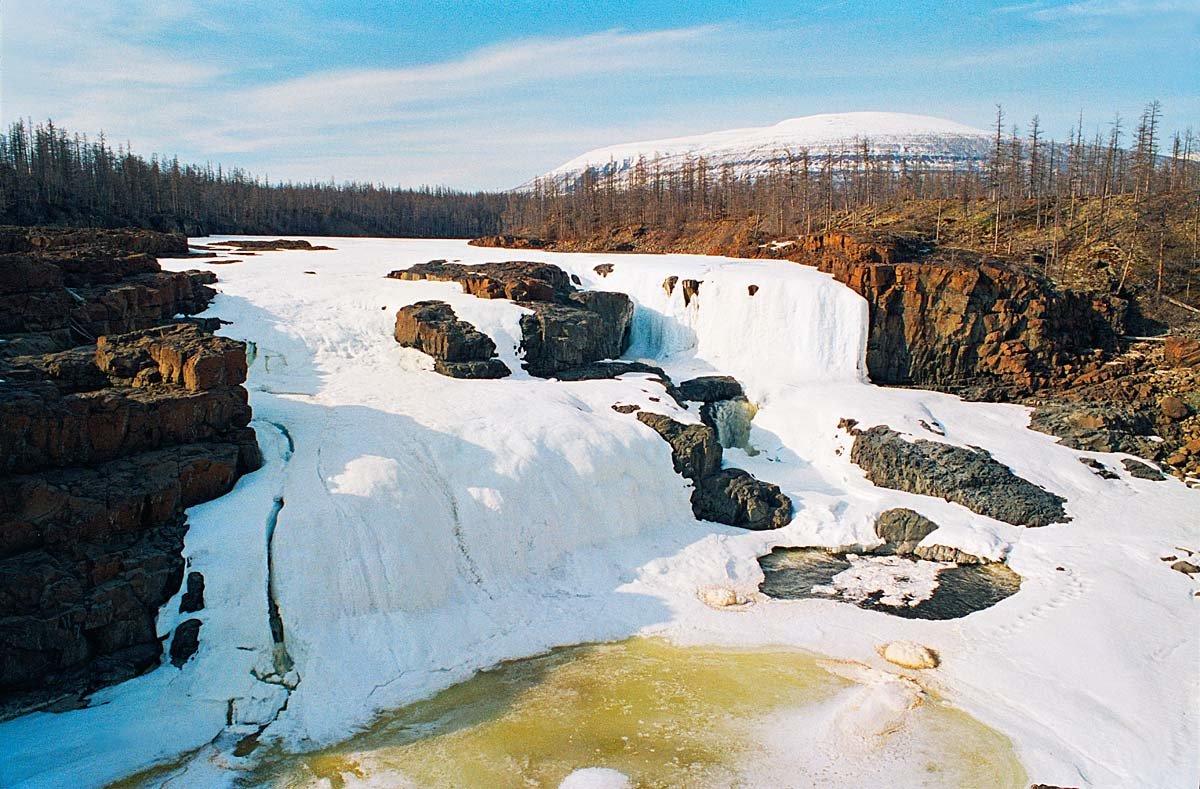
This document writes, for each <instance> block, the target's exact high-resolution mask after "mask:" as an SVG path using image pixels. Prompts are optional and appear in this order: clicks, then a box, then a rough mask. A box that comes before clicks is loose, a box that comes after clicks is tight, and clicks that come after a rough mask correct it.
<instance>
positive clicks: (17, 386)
mask: <svg viewBox="0 0 1200 789" xmlns="http://www.w3.org/2000/svg"><path fill="white" fill-rule="evenodd" d="M0 248H3V249H6V250H9V251H8V252H7V253H6V254H4V255H0V283H3V284H0V291H2V293H0V298H5V297H7V296H12V295H13V294H14V293H17V292H21V293H22V294H23V297H25V298H26V301H25V303H26V304H28V305H35V306H38V305H40V306H38V308H36V309H30V310H28V311H26V312H22V313H19V314H18V315H16V316H13V315H7V316H6V319H7V320H8V323H7V324H6V330H7V331H10V332H15V333H12V334H10V335H9V336H8V337H6V338H5V339H6V340H8V342H6V343H4V344H3V345H0V349H3V350H0V717H2V716H4V715H8V714H13V713H16V712H20V711H22V710H25V709H31V708H36V707H37V706H39V705H41V704H45V703H48V702H49V701H51V700H53V699H55V698H58V697H62V696H64V695H71V694H78V693H81V692H86V691H88V690H90V689H92V688H95V687H98V686H100V685H104V684H108V683H111V682H116V681H120V680H122V679H125V678H128V677H130V676H134V675H136V674H137V673H140V672H141V671H144V670H145V669H147V668H149V667H152V666H154V665H157V663H158V659H159V656H160V655H161V654H162V644H161V643H160V642H159V640H158V637H157V633H156V627H155V618H156V616H157V613H158V609H159V607H160V606H161V605H162V604H163V603H164V602H165V601H166V600H167V599H168V598H169V597H170V596H171V595H172V594H174V593H175V591H176V590H177V589H178V588H179V585H180V583H181V581H182V578H183V569H184V568H183V559H182V558H181V550H182V547H183V538H184V534H185V532H186V522H185V518H184V510H185V508H187V507H189V506H192V505H195V504H198V503H201V502H203V501H208V500H210V499H212V498H215V497H217V496H220V495H223V494H224V493H226V492H228V491H229V490H230V488H231V487H232V486H233V484H234V482H235V481H236V480H237V478H238V477H239V476H240V475H242V474H244V473H246V472H247V471H249V470H252V469H253V468H256V467H257V466H258V465H259V463H260V462H261V460H260V456H259V453H258V447H257V444H256V442H255V438H254V433H253V431H252V430H251V429H250V428H249V427H248V423H249V420H250V408H249V405H248V404H247V395H246V391H245V389H244V388H243V387H242V386H241V384H242V383H243V381H244V380H245V377H246V357H245V347H244V346H243V344H242V343H240V342H236V341H233V340H229V339H226V338H221V337H215V336H213V335H212V334H210V333H208V332H206V331H205V330H204V327H205V325H206V324H205V323H204V322H192V323H182V324H167V325H157V324H160V323H161V322H162V321H163V320H164V319H170V318H172V317H173V316H175V315H176V314H177V313H180V312H184V313H189V312H195V311H198V310H200V309H203V308H204V307H205V305H206V304H207V301H208V299H210V298H211V296H212V294H213V291H212V289H211V288H207V287H204V282H211V281H212V280H211V276H210V275H202V274H200V273H199V272H194V273H191V274H171V273H168V272H162V271H161V270H160V269H159V267H158V264H157V262H156V261H155V260H154V259H153V258H151V257H148V256H147V254H146V253H143V252H141V251H139V250H148V251H150V252H165V253H170V254H178V253H180V251H181V250H182V251H184V252H186V249H187V247H186V239H184V238H183V237H182V236H173V235H164V234H154V233H148V232H146V231H128V232H119V231H65V232H58V233H56V232H53V231H38V230H31V231H21V232H17V231H14V230H4V231H0ZM22 277H23V278H22ZM21 283H24V287H25V290H24V291H18V290H17V287H18V286H19V285H20V284H21ZM54 303H63V304H66V305H67V309H66V310H65V311H64V312H63V313H62V314H61V315H57V316H56V315H54V314H52V311H50V310H49V309H48V308H47V309H42V308H43V307H46V305H49V304H54ZM111 327H119V329H120V333H103V332H104V331H107V330H108V329H110V328H111ZM91 330H95V331H97V332H98V333H101V336H100V337H98V338H96V339H95V340H94V344H88V345H84V346H75V347H70V346H72V345H74V343H75V342H78V341H79V340H80V339H83V338H84V337H85V336H86V335H87V334H89V333H90V331H91ZM29 351H37V352H38V353H32V354H31V353H28V352H29ZM184 641H186V638H185V639H184ZM181 643H183V642H181Z"/></svg>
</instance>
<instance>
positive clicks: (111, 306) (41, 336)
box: [0, 228, 216, 356]
mask: <svg viewBox="0 0 1200 789" xmlns="http://www.w3.org/2000/svg"><path fill="white" fill-rule="evenodd" d="M141 250H152V251H154V252H156V253H159V254H186V253H187V239H185V238H184V237H183V236H181V235H176V234H161V233H151V232H149V231H87V230H72V231H57V232H56V231H50V230H38V229H26V228H0V339H3V340H5V342H4V343H0V356H12V355H19V354H28V353H48V352H51V351H59V350H63V349H66V348H69V347H71V346H73V345H75V344H77V343H80V342H88V343H90V342H94V341H95V339H96V337H97V336H99V335H102V334H117V333H121V332H128V331H134V330H136V329H141V328H144V327H146V326H151V325H154V324H157V323H161V322H163V321H166V320H170V319H172V318H173V317H174V316H176V315H179V314H184V315H191V314H194V313H197V312H200V311H202V310H203V309H204V308H205V307H206V306H207V304H208V302H209V301H211V299H212V297H213V295H214V293H215V291H213V289H212V288H210V287H208V285H210V284H211V283H212V282H214V281H215V280H216V277H214V276H213V275H212V274H211V273H210V272H202V271H188V272H166V271H163V270H162V269H161V268H160V267H159V265H158V262H157V261H156V260H155V259H154V258H153V257H152V256H151V254H149V252H146V251H141Z"/></svg>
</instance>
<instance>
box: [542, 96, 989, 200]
mask: <svg viewBox="0 0 1200 789" xmlns="http://www.w3.org/2000/svg"><path fill="white" fill-rule="evenodd" d="M993 138H994V135H993V133H991V132H987V131H983V130H982V129H976V128H973V127H971V126H966V125H964V124H961V123H956V122H955V121H949V120H944V119H942V118H934V117H930V116H928V115H910V114H905V113H898V112H846V113H838V114H833V113H828V114H822V115H806V116H804V117H802V118H792V119H790V120H785V121H781V122H780V123H777V124H775V125H773V126H764V127H758V128H747V129H730V130H728V131H719V132H711V133H709V134H698V135H692V136H688V137H675V138H671V139H665V140H648V141H645V142H633V143H623V144H619V145H612V146H608V147H604V148H597V149H595V150H593V151H588V152H587V153H585V154H582V155H581V156H578V157H576V158H574V159H572V160H571V161H569V162H566V163H565V164H563V165H560V166H559V167H556V168H555V169H553V170H551V171H550V172H549V173H546V174H545V175H543V176H542V177H541V179H540V180H541V181H542V182H547V181H553V182H555V183H557V184H558V185H560V186H566V187H571V186H573V185H574V184H575V183H576V181H577V180H578V179H579V177H580V176H581V175H582V174H583V173H584V172H585V171H586V170H588V168H595V170H596V171H597V173H598V174H599V175H600V176H601V177H607V176H612V177H613V178H615V179H616V180H617V181H618V182H624V181H626V180H628V179H630V178H631V176H633V174H634V169H635V167H636V166H637V164H638V161H639V159H640V160H641V161H642V165H643V167H644V168H645V171H646V172H645V175H646V176H653V174H654V172H655V170H656V169H657V170H659V171H660V172H661V173H662V174H664V175H666V174H670V173H678V172H679V171H680V170H682V169H683V168H684V166H685V165H686V163H688V162H691V163H692V164H693V165H694V164H696V163H698V162H699V161H700V160H701V159H703V160H704V163H705V164H706V165H707V166H708V167H709V168H710V170H711V172H712V173H713V174H714V176H715V177H721V173H722V170H723V168H725V167H726V166H728V167H729V168H730V171H731V174H733V175H736V176H738V177H757V176H762V175H766V174H767V173H769V172H771V171H772V170H773V169H776V168H779V169H782V170H783V171H787V169H788V168H789V167H800V166H802V160H801V156H802V152H807V154H808V162H809V169H810V170H813V171H817V170H820V169H821V168H822V167H823V166H825V165H826V164H828V165H829V166H830V167H831V168H832V169H833V170H834V171H836V172H843V171H847V170H851V169H853V168H854V167H855V166H861V164H857V165H856V163H857V162H859V159H860V157H861V154H862V151H863V147H864V145H865V146H866V147H867V149H868V150H869V151H870V155H871V157H872V159H873V161H875V162H879V161H887V162H888V163H889V166H891V167H901V166H904V167H908V168H910V169H913V168H916V167H923V168H925V169H935V170H965V169H967V168H968V167H974V168H977V169H978V168H981V167H983V166H984V165H985V163H986V162H987V160H988V156H989V155H990V152H991V150H992V148H993V146H994V144H995V143H994V139H993ZM532 187H533V182H530V183H528V184H525V185H524V186H523V187H522V188H523V189H529V188H532Z"/></svg>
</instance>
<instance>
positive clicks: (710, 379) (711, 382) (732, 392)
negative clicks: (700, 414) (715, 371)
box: [679, 375, 746, 403]
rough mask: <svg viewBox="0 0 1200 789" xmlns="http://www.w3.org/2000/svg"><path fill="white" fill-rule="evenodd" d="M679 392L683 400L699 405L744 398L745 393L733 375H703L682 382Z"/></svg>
mask: <svg viewBox="0 0 1200 789" xmlns="http://www.w3.org/2000/svg"><path fill="white" fill-rule="evenodd" d="M679 391H680V393H681V394H682V395H683V399H685V400H692V401H695V402H699V403H711V402H714V401H716V400H732V399H734V398H735V397H744V396H745V394H746V393H745V391H744V390H743V389H742V385H741V384H740V383H738V380H737V379H736V378H734V377H733V376H731V375H702V376H700V377H699V378H692V379H690V380H687V381H682V382H680V384H679Z"/></svg>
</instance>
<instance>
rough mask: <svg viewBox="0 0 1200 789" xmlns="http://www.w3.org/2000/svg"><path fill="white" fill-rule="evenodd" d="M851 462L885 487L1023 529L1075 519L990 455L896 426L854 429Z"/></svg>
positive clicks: (1060, 500) (1055, 500) (1048, 494)
mask: <svg viewBox="0 0 1200 789" xmlns="http://www.w3.org/2000/svg"><path fill="white" fill-rule="evenodd" d="M851 432H852V434H853V435H854V444H853V446H852V447H851V449H850V460H851V461H852V462H854V463H856V464H857V465H858V466H859V467H860V468H862V469H863V471H865V472H866V475H867V479H869V480H870V481H871V482H873V483H875V484H876V485H879V486H880V487H884V488H893V489H895V490H903V491H906V492H908V493H917V494H921V495H926V496H938V497H940V498H943V499H946V500H947V501H952V502H955V503H957V504H961V505H963V506H964V507H966V508H967V509H969V510H971V511H972V512H976V513H978V514H980V515H986V516H988V517H990V518H995V519H996V520H1001V521H1004V522H1006V523H1012V524H1015V525H1020V526H1045V525H1047V524H1050V523H1064V522H1066V521H1068V520H1069V518H1068V517H1067V515H1066V512H1065V511H1064V509H1063V504H1065V503H1066V499H1064V498H1063V497H1062V496H1059V495H1057V494H1055V493H1051V492H1050V491H1048V490H1046V489H1045V488H1041V487H1038V486H1037V485H1034V484H1033V483H1032V482H1030V481H1028V480H1026V479H1023V478H1021V477H1018V476H1017V475H1016V474H1014V473H1013V472H1012V470H1011V469H1009V468H1008V466H1005V465H1004V464H1002V463H1000V462H998V461H996V460H995V459H994V458H993V457H992V456H991V455H990V454H989V453H988V452H986V451H984V450H982V449H978V448H971V449H966V448H963V447H956V446H952V445H950V444H943V443H940V442H936V441H929V440H926V439H916V440H911V441H910V440H907V439H906V438H905V437H904V436H902V435H900V433H897V432H896V431H895V430H892V429H891V428H890V427H887V426H884V425H879V426H876V427H872V428H870V429H869V430H860V429H858V428H854V427H852V428H851Z"/></svg>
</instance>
